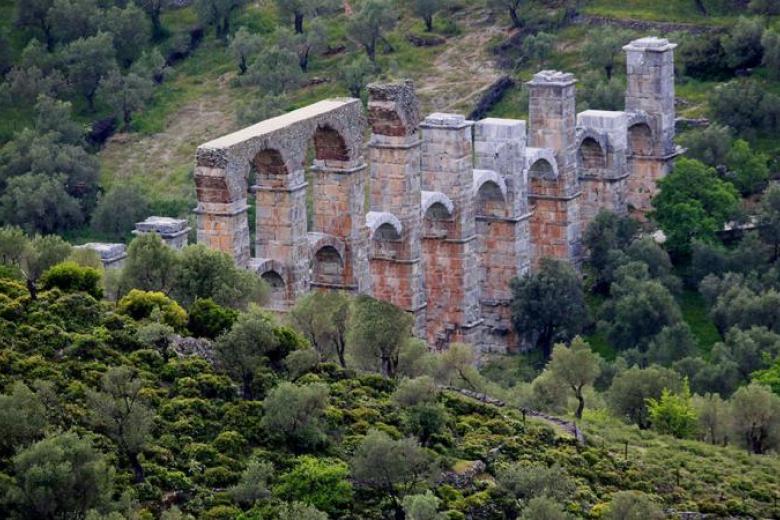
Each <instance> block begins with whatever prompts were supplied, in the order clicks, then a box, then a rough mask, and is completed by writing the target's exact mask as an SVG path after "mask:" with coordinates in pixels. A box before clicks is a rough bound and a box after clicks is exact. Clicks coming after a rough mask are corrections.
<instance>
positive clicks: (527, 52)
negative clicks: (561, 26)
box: [522, 31, 555, 66]
mask: <svg viewBox="0 0 780 520" xmlns="http://www.w3.org/2000/svg"><path fill="white" fill-rule="evenodd" d="M554 45H555V36H554V35H552V34H549V33H546V32H541V31H540V32H538V33H536V34H531V35H529V36H527V37H526V39H525V40H524V41H523V47H522V51H523V56H525V57H526V58H527V59H528V60H530V61H531V62H532V63H535V64H537V65H540V66H544V64H545V63H546V62H547V58H548V57H549V56H550V53H551V52H552V50H553V46H554Z"/></svg>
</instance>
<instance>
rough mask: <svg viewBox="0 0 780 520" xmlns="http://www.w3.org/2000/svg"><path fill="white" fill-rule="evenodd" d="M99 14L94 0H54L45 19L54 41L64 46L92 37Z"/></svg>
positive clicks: (95, 30) (96, 27)
mask: <svg viewBox="0 0 780 520" xmlns="http://www.w3.org/2000/svg"><path fill="white" fill-rule="evenodd" d="M100 14H102V13H100V9H99V8H98V4H97V1H96V0H54V3H53V4H52V7H51V9H49V11H48V13H47V15H46V17H47V19H48V22H49V26H50V27H51V34H52V36H53V37H54V40H55V41H56V42H57V43H59V44H63V45H64V44H68V43H70V42H72V41H75V40H78V39H79V38H88V37H91V36H94V35H95V33H96V32H97V29H98V20H99V19H100V16H99V15H100Z"/></svg>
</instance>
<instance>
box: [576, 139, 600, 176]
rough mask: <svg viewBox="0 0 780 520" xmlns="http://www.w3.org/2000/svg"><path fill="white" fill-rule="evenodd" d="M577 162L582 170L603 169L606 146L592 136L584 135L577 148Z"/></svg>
mask: <svg viewBox="0 0 780 520" xmlns="http://www.w3.org/2000/svg"><path fill="white" fill-rule="evenodd" d="M577 162H578V163H579V165H580V168H581V169H583V170H603V169H605V168H606V167H607V153H606V147H605V146H604V145H603V144H602V143H601V142H599V141H598V140H596V139H594V138H593V137H592V136H585V137H584V138H583V139H582V140H581V141H580V145H579V147H578V148H577Z"/></svg>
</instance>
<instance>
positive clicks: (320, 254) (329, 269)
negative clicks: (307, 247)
mask: <svg viewBox="0 0 780 520" xmlns="http://www.w3.org/2000/svg"><path fill="white" fill-rule="evenodd" d="M312 281H313V282H314V283H320V284H328V285H341V284H343V283H344V257H343V256H342V255H341V253H339V251H338V250H337V249H336V248H335V247H333V246H330V245H326V246H324V247H321V248H320V249H318V250H317V252H316V253H315V254H314V256H313V257H312Z"/></svg>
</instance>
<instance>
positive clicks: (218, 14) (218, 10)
mask: <svg viewBox="0 0 780 520" xmlns="http://www.w3.org/2000/svg"><path fill="white" fill-rule="evenodd" d="M245 3H246V0H195V2H194V3H193V5H194V6H195V11H196V12H197V13H198V18H199V19H200V21H201V23H203V24H204V25H213V26H214V30H215V31H216V35H217V38H223V39H224V38H227V36H228V34H230V15H231V14H232V13H233V11H235V10H236V9H238V8H239V7H241V6H243V5H244V4H245Z"/></svg>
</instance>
